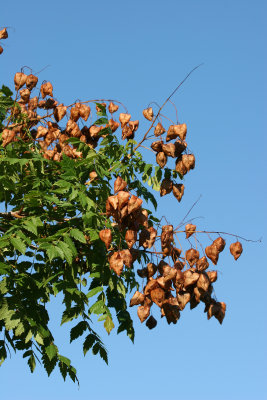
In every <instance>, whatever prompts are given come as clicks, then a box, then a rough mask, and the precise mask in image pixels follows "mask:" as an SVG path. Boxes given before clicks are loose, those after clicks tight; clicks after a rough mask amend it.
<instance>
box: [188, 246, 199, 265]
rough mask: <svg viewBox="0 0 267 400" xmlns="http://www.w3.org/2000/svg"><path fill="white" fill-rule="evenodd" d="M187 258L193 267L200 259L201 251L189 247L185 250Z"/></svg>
mask: <svg viewBox="0 0 267 400" xmlns="http://www.w3.org/2000/svg"><path fill="white" fill-rule="evenodd" d="M185 258H186V260H187V261H188V264H189V265H190V267H192V266H193V265H194V264H195V263H196V262H197V260H198V259H199V251H198V250H196V249H189V250H187V251H186V252H185Z"/></svg>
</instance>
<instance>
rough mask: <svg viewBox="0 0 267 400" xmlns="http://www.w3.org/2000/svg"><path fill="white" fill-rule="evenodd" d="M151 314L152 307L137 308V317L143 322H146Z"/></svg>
mask: <svg viewBox="0 0 267 400" xmlns="http://www.w3.org/2000/svg"><path fill="white" fill-rule="evenodd" d="M149 314H150V307H148V306H139V307H138V308H137V315H138V317H139V319H140V321H141V322H144V321H145V320H146V319H147V318H148V317H149Z"/></svg>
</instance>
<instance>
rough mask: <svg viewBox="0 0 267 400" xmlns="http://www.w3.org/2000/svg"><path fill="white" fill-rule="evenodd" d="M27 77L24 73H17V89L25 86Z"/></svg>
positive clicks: (15, 79)
mask: <svg viewBox="0 0 267 400" xmlns="http://www.w3.org/2000/svg"><path fill="white" fill-rule="evenodd" d="M26 79H27V75H25V74H24V73H23V72H17V73H16V74H15V76H14V83H15V89H16V90H19V89H20V88H21V87H22V86H23V85H25V83H26Z"/></svg>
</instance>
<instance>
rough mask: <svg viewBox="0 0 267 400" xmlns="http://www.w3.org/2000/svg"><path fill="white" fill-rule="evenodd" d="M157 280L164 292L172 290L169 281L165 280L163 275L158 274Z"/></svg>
mask: <svg viewBox="0 0 267 400" xmlns="http://www.w3.org/2000/svg"><path fill="white" fill-rule="evenodd" d="M157 282H158V284H159V286H160V287H161V289H163V290H165V291H166V292H168V291H170V290H173V289H172V288H171V284H172V282H171V281H168V282H166V281H165V279H164V278H163V276H160V277H159V278H157Z"/></svg>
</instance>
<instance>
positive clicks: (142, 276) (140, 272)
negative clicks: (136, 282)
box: [136, 268, 147, 278]
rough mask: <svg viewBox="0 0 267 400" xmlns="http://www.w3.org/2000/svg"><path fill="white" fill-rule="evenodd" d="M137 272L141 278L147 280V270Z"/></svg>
mask: <svg viewBox="0 0 267 400" xmlns="http://www.w3.org/2000/svg"><path fill="white" fill-rule="evenodd" d="M136 272H137V275H138V276H140V278H147V268H142V269H138V270H137V271H136Z"/></svg>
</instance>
